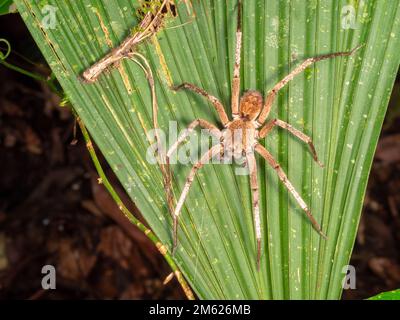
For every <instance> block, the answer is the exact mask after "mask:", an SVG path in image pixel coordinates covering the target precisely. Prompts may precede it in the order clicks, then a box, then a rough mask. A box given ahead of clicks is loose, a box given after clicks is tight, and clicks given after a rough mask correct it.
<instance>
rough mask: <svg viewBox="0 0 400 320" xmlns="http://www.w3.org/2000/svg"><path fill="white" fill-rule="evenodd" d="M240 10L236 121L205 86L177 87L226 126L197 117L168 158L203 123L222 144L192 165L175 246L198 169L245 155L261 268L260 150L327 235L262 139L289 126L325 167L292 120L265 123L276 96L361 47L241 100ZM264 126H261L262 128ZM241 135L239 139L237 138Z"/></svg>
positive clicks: (175, 215)
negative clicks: (220, 157)
mask: <svg viewBox="0 0 400 320" xmlns="http://www.w3.org/2000/svg"><path fill="white" fill-rule="evenodd" d="M240 9H241V2H240V0H239V3H238V24H237V31H236V53H235V67H234V71H233V79H232V100H231V109H232V120H229V118H228V116H227V114H226V112H225V109H224V106H223V105H222V103H221V102H220V101H219V100H218V99H217V98H216V97H214V96H212V95H210V94H209V93H207V92H206V91H204V90H203V89H201V88H199V87H197V86H195V85H193V84H191V83H183V84H181V85H179V86H178V87H175V88H174V89H175V90H179V89H182V88H185V89H189V90H191V91H193V92H195V93H198V94H200V95H202V96H204V97H205V98H207V99H208V100H209V101H210V102H211V103H212V104H213V105H214V107H215V109H216V111H217V112H218V115H219V117H220V120H221V122H222V124H223V126H224V130H223V131H220V130H219V129H218V128H217V127H216V126H215V125H213V124H212V123H210V122H208V121H206V120H203V119H196V120H194V121H193V122H192V123H191V124H190V125H189V126H188V128H187V130H186V131H185V132H184V133H183V134H182V135H181V136H180V137H179V138H178V140H177V141H176V142H175V143H174V144H173V145H172V146H171V148H170V150H169V151H168V153H167V160H168V159H169V157H170V156H171V154H172V153H173V152H174V151H175V150H176V149H177V147H178V145H179V144H180V143H181V142H183V141H184V140H185V139H186V137H187V136H188V135H189V134H190V133H191V132H192V131H193V130H194V129H195V128H196V127H197V126H200V127H202V128H204V129H207V130H209V132H210V134H211V135H213V136H215V137H216V138H218V141H219V142H220V143H219V144H216V145H214V146H213V147H212V148H211V149H209V150H208V151H207V152H206V153H205V154H203V155H202V156H201V158H200V160H199V161H198V162H197V163H196V164H195V165H194V166H193V167H192V170H191V171H190V173H189V175H188V177H187V180H186V184H185V186H184V188H183V190H182V193H181V196H180V198H179V200H178V203H177V205H176V207H175V211H174V213H173V218H174V249H175V248H176V245H177V226H178V217H179V214H180V211H181V209H182V206H183V203H184V201H185V199H186V196H187V194H188V192H189V189H190V186H191V184H192V182H193V179H194V176H195V174H196V172H197V171H198V170H199V169H200V168H201V167H202V166H203V165H204V164H205V163H208V161H209V160H210V159H211V158H212V157H213V156H215V155H217V154H232V155H233V156H235V157H244V158H245V161H246V164H247V166H248V168H249V173H250V185H251V191H252V203H253V216H254V228H255V233H256V240H257V241H256V243H257V267H259V263H260V254H261V225H260V210H259V201H258V198H259V196H258V181H257V163H256V159H255V155H254V153H255V152H257V153H259V154H260V155H261V156H262V157H263V158H264V159H265V160H266V161H267V163H268V164H269V165H270V166H271V167H272V168H273V169H274V170H275V171H276V173H277V175H278V177H279V179H280V180H281V182H282V183H283V184H284V185H285V187H286V188H287V189H288V190H289V192H290V193H291V194H292V195H293V196H294V198H295V199H296V201H297V203H298V204H299V205H300V207H301V208H302V209H303V210H304V212H305V213H306V215H307V217H308V219H309V220H310V221H311V223H312V225H313V226H314V228H315V229H316V230H317V231H318V232H319V234H320V235H321V236H323V237H324V238H326V236H325V235H324V233H323V232H322V230H321V227H320V226H319V224H318V222H317V221H316V220H315V219H314V217H313V216H312V214H311V211H310V209H309V208H308V206H307V204H306V203H305V202H304V200H303V199H302V198H301V196H300V195H299V193H298V192H297V191H296V189H295V188H294V186H293V185H292V184H291V182H290V181H289V180H288V178H287V176H286V174H285V172H284V171H283V170H282V168H281V167H280V165H279V163H278V162H277V161H276V160H275V159H274V158H273V156H272V155H271V154H270V153H269V152H268V150H267V149H266V148H265V147H263V146H262V145H261V144H260V143H259V142H258V140H259V139H263V138H265V137H266V136H267V135H268V133H269V132H270V131H271V130H272V129H273V128H274V127H276V126H278V127H280V128H283V129H286V130H287V131H289V132H290V133H292V134H293V135H294V136H296V137H297V138H299V139H300V140H301V141H303V142H305V143H307V144H308V145H309V148H310V151H311V154H312V156H313V158H314V160H315V161H316V162H317V163H318V164H320V165H321V166H322V164H321V163H320V162H319V161H318V158H317V154H316V152H315V148H314V145H313V143H312V140H311V138H310V137H308V136H307V135H305V134H304V133H303V132H301V131H299V130H297V129H295V128H294V127H292V126H291V125H290V124H289V123H286V122H284V121H282V120H279V119H272V120H270V121H269V122H267V123H265V124H264V122H265V120H266V119H267V117H268V115H269V113H270V110H271V106H272V103H273V102H274V99H275V97H276V94H277V92H278V91H279V90H280V89H282V87H284V86H285V85H286V84H287V83H288V82H289V81H290V80H292V79H293V78H294V76H295V75H297V74H299V73H301V72H302V71H303V70H304V69H306V68H307V67H308V66H310V65H311V64H313V63H315V62H317V61H320V60H324V59H329V58H333V57H337V56H349V55H351V54H352V53H354V52H355V51H356V50H357V49H358V48H359V47H356V48H355V49H353V50H351V51H348V52H336V53H332V54H326V55H321V56H318V57H314V58H309V59H307V60H305V61H304V62H303V63H301V64H300V65H299V66H298V67H296V68H295V69H294V70H293V71H292V72H291V73H290V74H288V75H287V76H286V77H285V78H283V79H282V80H281V81H280V82H278V83H277V84H276V85H275V86H274V87H273V88H272V89H271V90H270V91H269V93H268V95H267V96H266V98H265V99H263V97H262V95H261V93H260V92H258V91H254V90H249V91H247V92H245V93H244V94H243V96H242V97H241V98H240V99H239V96H240V53H241V43H242V31H241V23H240ZM260 126H262V127H261V128H260V129H258V128H259V127H260ZM237 137H239V138H237Z"/></svg>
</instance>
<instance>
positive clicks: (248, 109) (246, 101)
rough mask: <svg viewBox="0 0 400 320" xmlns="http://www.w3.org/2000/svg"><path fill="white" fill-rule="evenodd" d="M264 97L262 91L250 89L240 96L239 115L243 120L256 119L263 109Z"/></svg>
mask: <svg viewBox="0 0 400 320" xmlns="http://www.w3.org/2000/svg"><path fill="white" fill-rule="evenodd" d="M262 103H263V97H262V95H261V93H260V92H258V91H255V90H249V91H247V92H246V93H244V94H243V96H242V97H241V98H240V105H239V115H240V118H241V119H242V120H249V121H250V120H254V119H255V118H257V116H258V115H259V113H260V112H261V109H262Z"/></svg>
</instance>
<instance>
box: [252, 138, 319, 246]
mask: <svg viewBox="0 0 400 320" xmlns="http://www.w3.org/2000/svg"><path fill="white" fill-rule="evenodd" d="M255 150H256V151H257V152H258V153H259V154H260V155H261V156H262V157H263V158H265V160H267V162H268V163H269V165H270V166H271V167H272V168H273V169H274V170H275V171H276V173H277V174H278V177H279V179H280V180H281V181H282V183H283V184H284V185H285V187H286V188H287V189H288V190H289V191H290V193H291V194H292V195H293V196H294V198H295V199H296V201H297V203H298V204H299V205H300V207H301V208H302V209H303V210H304V212H305V213H306V215H307V217H308V219H309V220H310V221H311V223H312V225H313V226H314V228H315V230H317V231H318V233H319V234H320V235H321V236H322V237H323V238H324V239H327V237H326V235H325V234H324V233H323V232H322V229H321V227H320V225H319V224H318V222H317V221H316V220H315V218H314V217H313V215H312V214H311V211H310V209H309V208H308V206H307V204H306V203H305V202H304V200H303V199H302V198H301V196H300V195H299V194H298V192H297V191H296V189H295V188H294V187H293V185H292V183H291V182H290V181H289V180H288V178H287V176H286V174H285V172H284V171H283V170H282V168H281V166H280V165H279V163H278V162H277V161H276V160H275V159H274V158H273V157H272V155H271V154H270V153H269V152H268V151H267V149H265V148H264V147H263V146H262V145H261V144H256V146H255Z"/></svg>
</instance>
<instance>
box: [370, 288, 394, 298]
mask: <svg viewBox="0 0 400 320" xmlns="http://www.w3.org/2000/svg"><path fill="white" fill-rule="evenodd" d="M368 300H400V289H397V290H392V291H387V292H382V293H379V294H377V295H376V296H373V297H371V298H369V299H368Z"/></svg>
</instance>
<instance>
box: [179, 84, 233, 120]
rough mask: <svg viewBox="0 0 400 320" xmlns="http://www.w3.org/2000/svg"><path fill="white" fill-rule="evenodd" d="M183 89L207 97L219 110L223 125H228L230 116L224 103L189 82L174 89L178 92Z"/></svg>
mask: <svg viewBox="0 0 400 320" xmlns="http://www.w3.org/2000/svg"><path fill="white" fill-rule="evenodd" d="M182 88H184V89H188V90H191V91H193V92H195V93H197V94H199V95H202V96H203V97H205V98H206V99H207V100H208V101H209V102H210V103H211V104H212V105H213V106H214V107H215V109H216V110H217V112H218V115H219V118H220V120H221V122H222V124H223V125H224V126H226V125H227V123H228V122H229V119H228V116H227V114H226V112H225V110H224V106H223V105H222V103H221V102H220V101H219V100H218V99H217V98H216V97H214V96H213V95H211V94H209V93H208V92H207V91H205V90H203V89H201V88H199V87H197V86H195V85H194V84H192V83H187V82H184V83H182V84H180V85H179V86H176V87H173V88H172V89H173V90H176V91H177V90H180V89H182Z"/></svg>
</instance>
